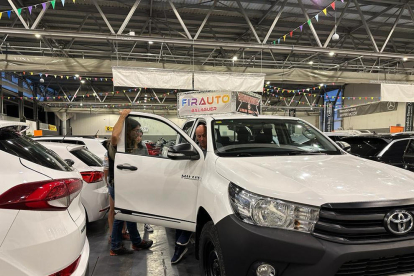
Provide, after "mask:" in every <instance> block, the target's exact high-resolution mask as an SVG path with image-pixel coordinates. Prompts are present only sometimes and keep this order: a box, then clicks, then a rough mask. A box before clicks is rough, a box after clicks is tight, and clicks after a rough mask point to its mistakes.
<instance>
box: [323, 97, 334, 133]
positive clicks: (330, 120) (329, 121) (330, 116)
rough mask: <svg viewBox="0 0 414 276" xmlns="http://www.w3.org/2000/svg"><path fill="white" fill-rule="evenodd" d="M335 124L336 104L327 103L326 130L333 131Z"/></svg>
mask: <svg viewBox="0 0 414 276" xmlns="http://www.w3.org/2000/svg"><path fill="white" fill-rule="evenodd" d="M333 126H334V104H333V103H332V102H328V103H325V132H331V131H333Z"/></svg>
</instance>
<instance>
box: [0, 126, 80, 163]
mask: <svg viewBox="0 0 414 276" xmlns="http://www.w3.org/2000/svg"><path fill="white" fill-rule="evenodd" d="M0 150H2V151H5V152H7V153H9V154H12V155H15V156H18V157H20V158H22V159H26V160H28V161H30V162H33V163H36V164H39V165H42V166H44V167H47V168H51V169H54V170H59V171H72V168H71V167H69V166H68V165H67V164H66V162H65V161H63V160H62V159H61V158H60V157H59V156H58V155H57V154H56V153H55V152H53V151H51V150H49V149H47V148H46V147H44V146H42V145H41V144H39V143H38V142H36V141H33V140H32V139H30V138H29V137H27V136H25V135H23V134H22V133H20V131H19V127H7V128H2V129H0Z"/></svg>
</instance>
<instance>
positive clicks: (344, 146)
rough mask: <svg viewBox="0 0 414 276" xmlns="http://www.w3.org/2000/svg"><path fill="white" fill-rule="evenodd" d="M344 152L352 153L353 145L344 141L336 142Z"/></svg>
mask: <svg viewBox="0 0 414 276" xmlns="http://www.w3.org/2000/svg"><path fill="white" fill-rule="evenodd" d="M335 143H336V144H337V145H338V146H339V147H340V148H341V149H342V150H344V151H346V152H348V153H351V145H350V144H348V143H347V142H344V141H336V142H335Z"/></svg>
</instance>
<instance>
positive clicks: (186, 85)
mask: <svg viewBox="0 0 414 276" xmlns="http://www.w3.org/2000/svg"><path fill="white" fill-rule="evenodd" d="M112 74H113V78H114V86H122V87H151V88H164V89H189V90H191V89H193V85H192V81H193V73H192V72H191V71H179V70H167V69H153V68H138V67H135V68H134V67H112Z"/></svg>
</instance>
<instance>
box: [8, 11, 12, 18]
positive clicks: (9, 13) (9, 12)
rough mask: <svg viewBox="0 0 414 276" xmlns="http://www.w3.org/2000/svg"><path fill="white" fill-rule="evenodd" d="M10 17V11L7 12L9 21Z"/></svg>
mask: <svg viewBox="0 0 414 276" xmlns="http://www.w3.org/2000/svg"><path fill="white" fill-rule="evenodd" d="M10 15H11V11H7V16H8V17H9V19H10Z"/></svg>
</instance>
